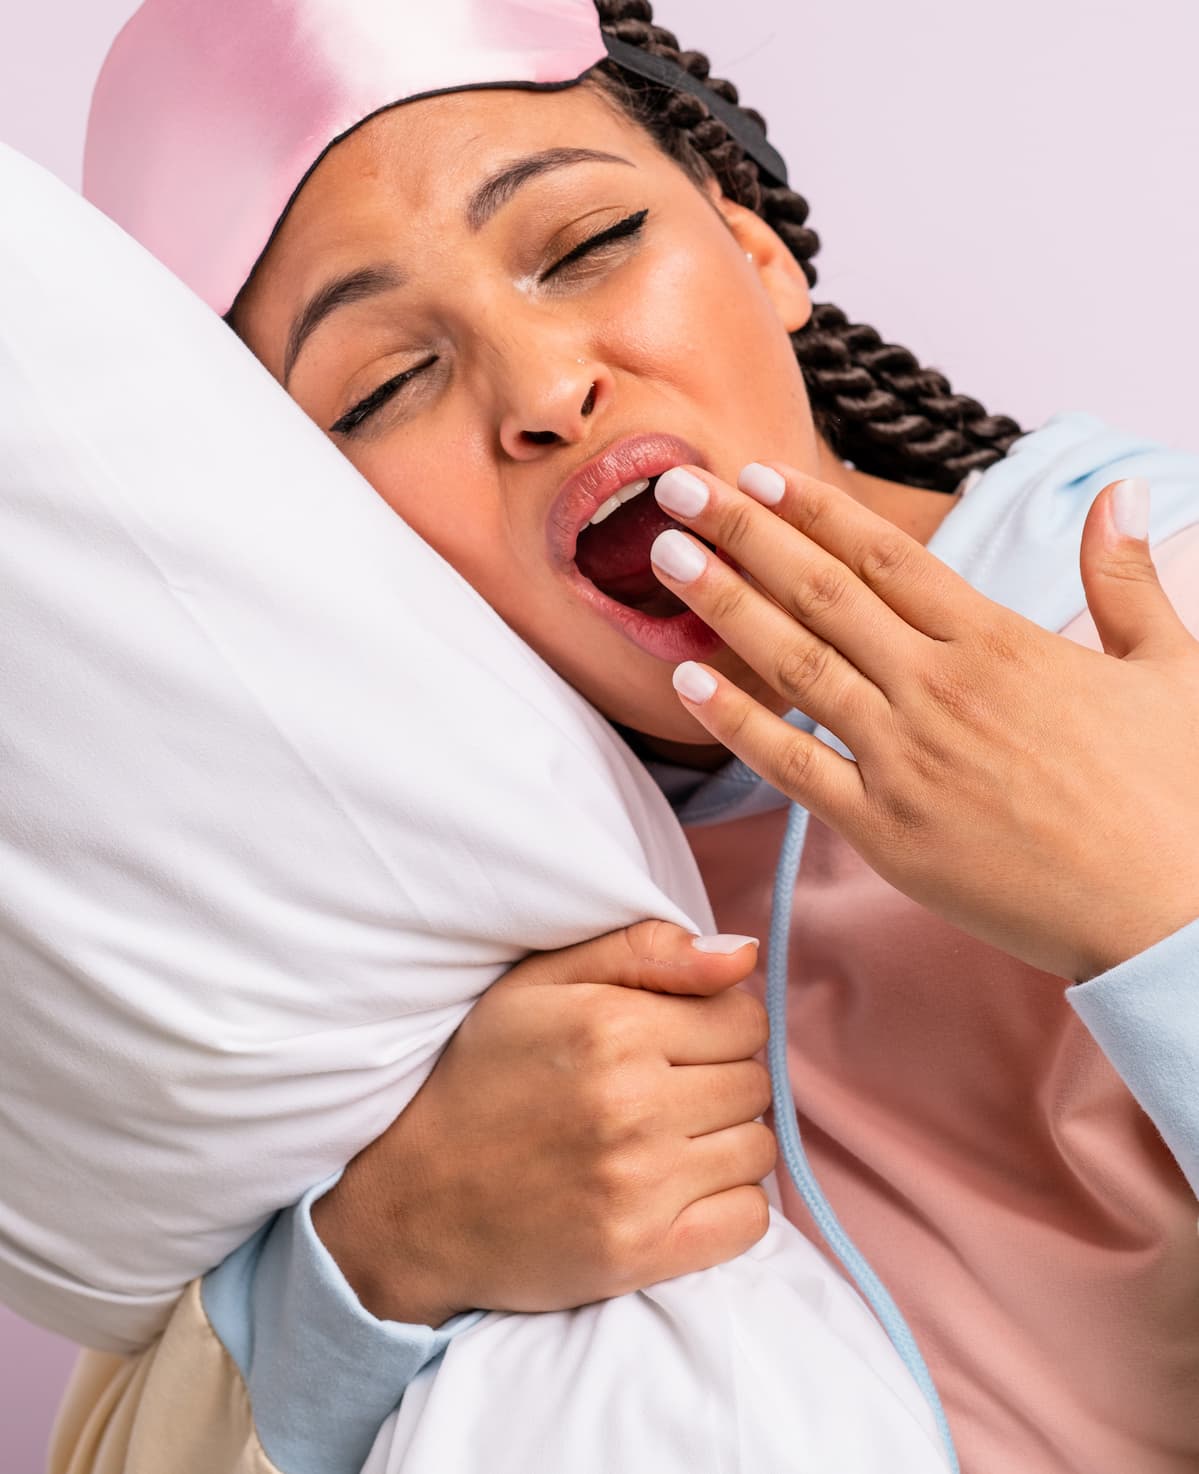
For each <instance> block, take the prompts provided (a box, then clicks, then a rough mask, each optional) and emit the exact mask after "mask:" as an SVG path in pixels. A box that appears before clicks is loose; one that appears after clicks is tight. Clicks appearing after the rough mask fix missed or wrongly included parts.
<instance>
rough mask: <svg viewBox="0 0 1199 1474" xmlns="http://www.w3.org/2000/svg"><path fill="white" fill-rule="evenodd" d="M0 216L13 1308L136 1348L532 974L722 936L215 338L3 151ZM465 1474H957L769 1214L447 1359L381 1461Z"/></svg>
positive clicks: (583, 751) (335, 462) (476, 638)
mask: <svg viewBox="0 0 1199 1474" xmlns="http://www.w3.org/2000/svg"><path fill="white" fill-rule="evenodd" d="M0 198H2V199H3V200H4V208H5V215H6V224H5V237H4V240H3V243H2V244H0V689H2V691H3V714H2V717H0V762H2V763H3V770H2V773H0V979H2V980H3V981H2V986H3V990H4V994H3V1000H2V1006H3V1025H4V1026H3V1028H2V1029H0V1079H2V1080H3V1090H0V1154H2V1155H0V1296H2V1297H3V1298H4V1299H6V1300H7V1301H8V1302H9V1304H11V1305H12V1306H13V1307H14V1308H15V1309H17V1310H18V1311H20V1312H21V1313H22V1314H24V1315H26V1316H29V1317H30V1318H31V1319H33V1320H36V1321H40V1322H41V1323H42V1324H44V1325H47V1326H50V1327H52V1328H53V1329H55V1330H57V1331H60V1332H62V1333H64V1334H66V1335H69V1336H72V1337H75V1338H76V1339H78V1340H80V1341H84V1342H87V1343H90V1344H92V1345H95V1346H100V1347H107V1348H112V1349H115V1350H119V1351H120V1350H130V1349H134V1348H136V1347H139V1346H140V1345H142V1344H144V1343H145V1342H146V1341H147V1340H148V1339H149V1338H150V1337H151V1336H152V1335H153V1334H154V1333H155V1332H156V1331H157V1330H159V1329H160V1328H161V1326H162V1325H163V1322H164V1319H165V1317H166V1315H167V1313H168V1312H169V1310H170V1307H171V1305H172V1303H173V1301H174V1300H175V1298H176V1296H177V1294H178V1292H179V1291H180V1289H181V1288H182V1287H183V1285H184V1284H185V1283H187V1281H189V1280H190V1279H192V1278H194V1277H195V1276H196V1275H198V1274H201V1273H203V1272H204V1271H205V1270H207V1269H208V1268H209V1267H210V1266H212V1265H214V1264H215V1263H217V1262H218V1261H219V1260H220V1259H222V1258H223V1257H224V1256H225V1255H226V1254H227V1253H228V1252H229V1251H230V1250H232V1249H233V1248H235V1247H236V1246H237V1245H238V1244H239V1243H240V1242H242V1241H243V1240H244V1239H245V1238H246V1237H247V1236H248V1235H249V1234H250V1233H251V1232H253V1231H254V1230H255V1229H256V1228H257V1227H258V1226H259V1225H260V1224H261V1223H262V1222H264V1221H265V1219H266V1217H267V1216H268V1215H269V1214H270V1213H271V1212H273V1211H274V1210H275V1209H277V1208H278V1207H280V1206H282V1205H285V1204H288V1203H290V1202H292V1201H294V1200H295V1199H297V1198H298V1197H300V1196H301V1194H302V1193H303V1192H304V1190H305V1189H306V1188H308V1187H309V1186H310V1185H311V1184H313V1183H315V1182H317V1181H320V1180H321V1179H323V1178H324V1177H326V1176H328V1175H329V1174H330V1173H331V1172H332V1171H334V1170H335V1169H336V1168H337V1167H339V1166H340V1165H342V1164H343V1163H344V1162H345V1161H347V1160H348V1158H349V1157H350V1156H351V1155H353V1154H354V1152H356V1151H357V1150H358V1149H359V1148H360V1147H362V1146H363V1145H365V1144H366V1143H367V1142H368V1141H370V1140H372V1139H373V1138H374V1137H375V1136H377V1135H378V1134H379V1132H380V1131H382V1130H383V1129H384V1128H385V1127H386V1126H387V1125H388V1123H389V1122H390V1121H391V1120H392V1119H393V1117H394V1116H395V1115H396V1114H397V1112H398V1111H399V1110H400V1109H401V1108H402V1106H403V1105H404V1104H405V1102H406V1101H407V1100H408V1099H410V1098H411V1096H412V1094H413V1093H414V1092H415V1091H416V1089H417V1088H418V1087H419V1085H420V1084H421V1082H422V1081H423V1080H424V1078H425V1077H426V1075H427V1074H428V1072H429V1070H430V1069H431V1068H432V1065H433V1063H434V1061H435V1059H436V1057H437V1054H438V1051H439V1050H440V1048H441V1047H442V1046H443V1045H444V1043H445V1041H446V1040H447V1039H448V1037H449V1036H450V1034H451V1033H452V1031H453V1029H454V1028H455V1027H456V1026H457V1024H458V1023H459V1022H460V1021H461V1019H462V1017H463V1016H464V1014H465V1012H466V1011H467V1009H468V1008H469V1006H470V1004H471V1002H472V1001H473V1000H474V999H475V998H476V997H477V996H478V994H479V993H480V992H481V991H482V990H483V989H484V988H486V987H487V986H488V985H489V984H490V983H491V982H492V981H494V979H495V978H496V977H498V976H499V975H500V973H501V972H503V971H504V970H505V969H506V968H507V966H509V965H510V964H511V963H512V962H513V961H514V960H515V959H516V958H518V957H520V956H521V955H522V954H524V953H525V952H527V951H528V950H529V949H531V948H551V947H559V946H564V945H566V944H569V943H572V942H575V941H580V940H582V939H584V938H586V937H589V936H593V935H596V934H598V933H601V932H605V931H609V930H612V929H614V928H616V927H620V926H623V925H626V924H628V923H629V922H632V921H635V920H638V919H640V918H642V917H645V916H661V917H664V918H666V919H668V920H673V921H676V922H678V923H680V924H682V925H685V926H689V927H691V928H692V929H693V930H695V929H703V930H711V929H712V926H713V922H712V918H711V915H710V913H709V910H708V905H707V901H706V898H705V896H704V893H703V889H702V886H701V884H700V881H699V878H698V875H697V872H696V870H695V867H694V863H693V861H692V859H691V855H690V851H689V850H688V849H687V846H686V843H685V841H684V839H683V836H682V833H681V831H680V830H679V828H678V826H677V824H676V822H675V820H674V817H673V815H672V814H671V813H670V811H669V809H668V808H667V806H666V804H665V802H664V800H663V799H662V797H661V795H660V794H659V793H658V791H657V789H656V788H655V787H654V786H653V785H652V783H651V782H650V780H649V778H648V777H647V775H646V774H645V772H644V771H643V769H642V768H641V766H640V765H639V764H638V763H637V761H636V760H635V759H634V758H633V756H632V754H631V753H630V752H629V751H628V749H627V748H626V747H625V746H624V745H623V744H622V743H621V742H620V741H619V739H618V738H617V737H616V736H615V734H614V733H613V731H612V730H611V728H610V727H609V726H608V725H607V723H606V722H604V721H603V720H601V719H600V718H599V717H598V716H597V715H596V714H595V713H594V712H593V711H592V710H591V709H590V708H589V707H588V706H587V705H586V704H585V703H584V702H582V701H581V700H580V699H579V698H578V696H577V695H576V694H575V693H574V692H572V691H571V690H570V689H568V688H567V687H566V686H565V685H564V684H563V682H562V681H561V680H559V678H558V677H557V676H556V675H554V673H553V672H552V671H550V670H549V669H548V668H547V667H546V666H545V665H544V664H542V662H541V661H539V660H538V659H537V658H536V657H535V656H534V655H533V654H532V653H531V652H530V651H529V650H528V649H527V648H526V647H525V646H524V645H523V644H522V643H521V642H520V641H519V640H518V639H517V638H516V637H515V635H513V634H512V632H511V631H510V630H509V629H508V628H507V627H506V626H505V625H504V624H503V623H502V622H501V621H500V620H499V619H498V618H497V617H496V615H495V614H494V613H493V612H492V611H491V610H490V609H489V608H488V607H487V606H486V605H485V604H484V603H483V602H482V600H480V599H479V598H478V597H477V596H476V595H475V594H474V593H473V591H472V590H471V589H470V588H469V587H468V586H467V585H466V584H465V583H464V582H463V581H462V580H461V579H460V578H458V576H457V575H456V574H455V573H454V572H453V571H452V570H451V569H450V568H449V567H448V566H447V565H446V564H445V563H444V562H442V560H441V559H440V558H438V557H437V556H436V555H435V554H434V553H433V552H432V551H431V550H430V549H429V548H428V547H427V546H426V545H425V544H424V543H422V542H421V541H420V540H419V539H418V538H417V537H416V536H415V535H414V534H413V533H412V532H411V531H410V530H409V529H408V528H406V527H405V526H404V525H403V524H402V523H401V522H400V520H399V519H398V518H397V517H396V516H395V515H394V514H393V513H392V512H391V511H390V510H389V509H388V508H387V507H386V506H385V504H384V503H383V502H382V500H381V499H379V498H378V497H377V496H376V495H375V493H374V492H373V491H372V490H371V489H370V487H369V486H367V485H366V483H365V482H364V481H362V480H361V479H360V478H359V477H358V476H357V474H356V473H355V472H354V471H353V470H352V469H351V468H350V466H349V465H348V463H346V462H345V461H344V460H343V459H342V457H341V456H340V455H339V453H338V452H337V451H336V450H335V449H334V448H333V446H332V445H330V444H329V442H328V441H327V440H326V439H325V437H324V436H323V435H322V434H320V432H319V431H318V430H317V429H316V428H315V427H314V426H313V425H311V424H310V423H309V422H308V421H307V420H306V419H305V418H304V416H303V415H302V414H301V413H300V411H299V410H298V409H297V408H296V407H295V406H294V405H293V404H292V403H291V402H290V401H289V400H288V399H287V397H286V395H285V394H284V393H283V392H282V391H281V390H280V389H279V388H278V386H277V385H275V384H274V383H273V382H272V381H271V380H270V378H269V377H268V376H267V375H266V374H265V372H264V371H263V370H262V369H261V368H260V367H259V365H257V364H256V363H255V362H254V360H253V359H252V358H251V357H250V355H249V354H248V353H247V352H246V351H245V350H244V348H243V347H242V346H241V345H240V344H238V343H237V342H236V340H235V339H234V337H233V335H232V334H231V333H230V332H229V331H228V329H227V328H226V327H225V326H224V325H223V324H222V323H221V322H220V321H219V319H218V318H216V317H215V316H213V315H212V314H211V313H210V312H209V310H208V309H207V308H205V307H203V306H202V305H201V304H200V303H199V302H198V300H196V299H194V298H192V297H191V296H190V295H189V294H188V293H187V292H186V291H185V290H184V289H183V288H182V287H181V286H180V285H179V284H178V283H177V282H175V281H174V280H173V279H172V278H171V277H169V276H168V275H167V273H166V272H165V271H164V270H163V269H162V268H160V267H159V266H157V265H156V264H155V263H154V262H152V261H151V260H149V258H147V257H146V256H145V255H144V253H143V252H142V251H141V250H140V248H138V247H136V246H134V245H133V244H132V242H130V241H129V240H128V239H126V238H125V237H124V236H122V235H121V233H120V232H119V231H118V230H117V229H116V228H115V227H114V226H112V225H111V224H109V223H108V222H106V221H104V220H103V219H101V218H100V217H99V216H98V215H96V214H95V213H94V212H93V211H91V209H90V208H89V207H88V206H86V205H85V204H84V203H83V202H82V201H81V200H78V199H77V198H75V197H74V196H72V195H70V194H69V193H68V192H67V191H66V190H64V189H63V188H62V186H60V185H58V184H56V183H55V182H54V181H52V180H51V179H50V178H49V177H48V176H46V175H44V174H43V173H41V172H40V171H38V170H37V169H35V168H34V167H33V166H31V165H29V164H28V163H27V162H25V161H23V160H21V159H20V158H18V157H17V156H15V155H14V154H12V153H8V152H5V151H3V150H0ZM437 490H438V489H437V487H436V486H430V487H429V488H428V494H429V495H430V496H436V495H437ZM481 1463H486V1466H487V1468H488V1469H489V1471H490V1474H527V1471H528V1470H529V1469H530V1468H546V1469H550V1468H552V1469H570V1470H571V1474H610V1471H611V1470H613V1469H633V1468H639V1469H653V1470H654V1471H655V1474H717V1471H732V1470H745V1471H752V1474H796V1471H800V1470H807V1469H810V1470H813V1471H824V1470H828V1469H831V1468H834V1467H835V1468H837V1469H838V1470H839V1471H841V1474H873V1471H876V1470H877V1469H879V1468H883V1467H885V1468H887V1469H888V1471H889V1474H928V1471H933V1470H943V1469H944V1467H945V1464H944V1459H943V1455H942V1452H941V1448H940V1444H939V1442H938V1439H937V1434H936V1429H935V1425H934V1423H933V1421H932V1417H931V1414H930V1413H929V1411H928V1408H927V1407H926V1406H925V1404H924V1401H923V1399H922V1398H921V1395H920V1393H919V1390H918V1389H917V1388H916V1386H915V1384H914V1383H913V1382H912V1380H911V1378H910V1377H909V1376H908V1374H907V1372H906V1371H905V1369H904V1367H903V1365H902V1363H901V1362H900V1361H899V1358H898V1357H897V1356H896V1354H895V1352H894V1351H893V1349H892V1348H891V1346H890V1343H889V1342H888V1341H887V1339H886V1336H885V1335H884V1333H883V1331H882V1329H881V1327H880V1326H879V1325H878V1324H877V1323H876V1321H875V1320H874V1318H873V1316H872V1315H871V1314H870V1312H869V1311H868V1310H867V1309H866V1308H865V1306H864V1305H863V1304H862V1302H861V1301H860V1300H859V1299H858V1297H857V1295H856V1294H855V1292H854V1291H853V1290H852V1289H850V1288H849V1286H848V1285H847V1284H846V1283H845V1282H844V1281H843V1280H842V1279H841V1278H840V1276H839V1275H838V1274H837V1273H836V1272H835V1271H834V1270H833V1269H832V1268H831V1267H830V1266H829V1265H828V1264H827V1263H826V1262H825V1260H824V1259H823V1258H822V1257H821V1256H820V1255H819V1254H818V1253H817V1252H816V1250H815V1249H814V1248H812V1247H811V1245H809V1244H808V1243H807V1241H806V1240H805V1239H804V1238H803V1237H802V1236H801V1235H800V1234H799V1233H798V1232H797V1231H796V1230H795V1229H794V1228H793V1227H792V1226H791V1225H790V1224H788V1223H786V1222H785V1220H783V1219H782V1218H780V1217H779V1216H778V1215H777V1214H776V1215H773V1217H772V1223H771V1227H770V1230H769V1232H768V1234H767V1235H766V1237H765V1238H764V1239H763V1240H762V1241H761V1242H760V1243H759V1244H758V1245H756V1246H755V1248H754V1249H753V1250H751V1251H750V1252H749V1253H748V1254H746V1255H743V1256H742V1257H741V1258H739V1259H737V1260H734V1261H733V1262H732V1263H730V1264H727V1265H722V1266H720V1267H719V1268H717V1269H713V1270H708V1271H706V1272H704V1273H702V1274H695V1275H689V1276H685V1277H683V1278H680V1279H677V1280H673V1281H669V1282H667V1283H665V1284H662V1285H658V1286H655V1287H653V1288H651V1289H649V1290H646V1291H644V1292H641V1293H639V1294H635V1295H626V1296H622V1297H620V1298H619V1299H616V1300H610V1301H607V1302H604V1303H602V1304H598V1305H591V1306H584V1307H582V1308H581V1309H579V1310H575V1311H568V1312H561V1313H556V1314H546V1315H538V1316H521V1315H502V1314H494V1313H493V1314H491V1315H488V1316H485V1317H483V1318H482V1319H481V1320H480V1321H479V1322H478V1323H477V1324H476V1325H474V1326H472V1327H471V1328H469V1329H468V1330H466V1331H464V1332H463V1333H462V1334H460V1335H459V1336H458V1337H456V1338H455V1340H454V1341H453V1342H452V1343H451V1346H450V1348H449V1351H448V1352H447V1354H446V1356H445V1358H444V1359H443V1361H442V1362H441V1363H439V1364H438V1366H437V1367H436V1368H435V1369H433V1370H431V1371H427V1372H425V1373H423V1374H422V1375H421V1377H420V1378H418V1379H417V1382H416V1383H414V1384H413V1386H412V1387H411V1388H410V1389H409V1391H408V1393H407V1394H406V1396H405V1397H404V1400H403V1403H402V1405H401V1407H400V1410H399V1413H398V1415H396V1416H395V1417H393V1418H391V1419H389V1420H388V1423H387V1424H386V1425H385V1426H384V1428H383V1429H382V1430H381V1432H380V1434H379V1438H378V1440H377V1442H376V1445H375V1448H374V1451H373V1452H372V1455H371V1459H370V1461H369V1469H370V1471H372V1474H374V1471H388V1474H390V1471H395V1474H399V1471H400V1470H402V1471H403V1474H470V1471H473V1470H476V1469H478V1468H479V1467H481Z"/></svg>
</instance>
